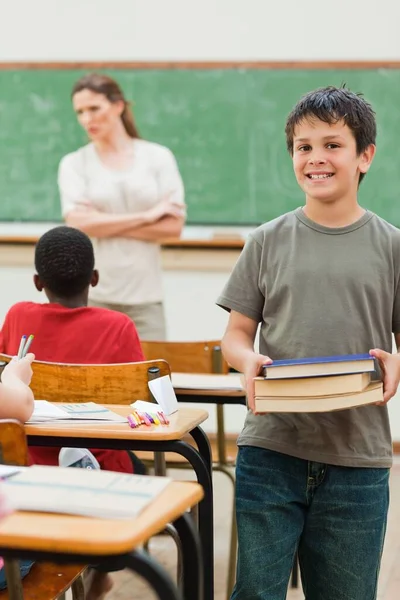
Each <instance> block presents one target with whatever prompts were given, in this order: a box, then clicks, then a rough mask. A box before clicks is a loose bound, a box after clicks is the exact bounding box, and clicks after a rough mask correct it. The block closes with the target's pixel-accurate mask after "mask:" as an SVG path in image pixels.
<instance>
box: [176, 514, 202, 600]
mask: <svg viewBox="0 0 400 600" xmlns="http://www.w3.org/2000/svg"><path fill="white" fill-rule="evenodd" d="M174 527H175V528H176V530H177V532H178V534H179V537H180V540H181V544H182V557H183V597H184V598H185V600H203V598H204V590H203V587H204V586H203V556H202V553H201V549H200V542H199V538H198V532H197V531H196V529H195V526H194V523H193V519H192V518H191V516H190V515H189V514H188V513H186V514H184V515H182V516H181V517H179V519H177V520H176V521H174Z"/></svg>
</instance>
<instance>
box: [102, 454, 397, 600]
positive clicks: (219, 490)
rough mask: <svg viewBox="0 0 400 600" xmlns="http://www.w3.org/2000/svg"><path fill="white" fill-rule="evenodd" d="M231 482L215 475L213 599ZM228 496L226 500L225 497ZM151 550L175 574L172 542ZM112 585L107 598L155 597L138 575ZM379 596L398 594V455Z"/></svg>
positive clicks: (221, 571)
mask: <svg viewBox="0 0 400 600" xmlns="http://www.w3.org/2000/svg"><path fill="white" fill-rule="evenodd" d="M186 474H188V472H187V471H183V470H179V471H178V470H172V471H170V475H171V476H172V477H175V478H176V479H184V478H186ZM231 494H232V486H231V484H230V483H229V481H228V479H227V477H225V476H224V475H222V474H220V473H216V474H215V476H214V496H215V523H216V525H215V533H216V535H215V573H216V576H215V597H214V598H215V600H225V589H226V588H225V584H226V569H227V553H228V540H229V527H230V514H229V512H228V511H227V510H226V506H227V502H228V503H230V499H231V497H232V495H231ZM228 498H229V500H228ZM150 550H151V553H152V555H153V556H154V557H156V558H157V559H158V560H159V562H160V563H161V564H162V565H163V566H164V567H165V568H166V569H167V570H168V571H169V572H170V573H171V575H172V576H174V577H175V570H176V553H175V551H174V544H173V542H172V541H171V540H169V539H168V538H166V537H164V536H162V537H161V536H159V537H158V538H154V539H153V540H152V542H151V545H150ZM113 577H114V579H115V585H114V588H113V590H112V591H111V593H110V594H108V595H107V597H106V598H107V600H128V599H134V600H155V595H154V594H153V593H152V592H151V591H150V590H149V589H148V588H147V586H146V585H145V584H144V583H143V582H142V581H141V580H140V579H139V578H137V577H135V576H133V575H131V574H130V573H129V572H126V571H123V572H120V573H117V574H115V575H114V576H113ZM378 598H379V600H398V599H399V598H400V458H399V459H397V461H396V463H395V465H394V467H393V469H392V475H391V507H390V512H389V523H388V532H387V536H386V543H385V549H384V553H383V559H382V565H381V573H380V581H379V591H378ZM303 599H304V596H303V594H302V592H301V590H299V589H298V590H289V591H288V595H287V600H303Z"/></svg>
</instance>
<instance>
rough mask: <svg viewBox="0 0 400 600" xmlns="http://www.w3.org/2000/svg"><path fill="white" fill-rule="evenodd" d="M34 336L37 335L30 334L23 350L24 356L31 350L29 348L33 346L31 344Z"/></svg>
mask: <svg viewBox="0 0 400 600" xmlns="http://www.w3.org/2000/svg"><path fill="white" fill-rule="evenodd" d="M34 337H35V336H34V335H30V336H29V337H28V341H27V342H26V344H25V348H24V349H23V350H22V357H24V356H26V355H27V353H28V350H29V348H30V346H31V344H32V342H33V338H34Z"/></svg>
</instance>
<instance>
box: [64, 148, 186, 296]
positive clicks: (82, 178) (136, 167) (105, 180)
mask: <svg viewBox="0 0 400 600" xmlns="http://www.w3.org/2000/svg"><path fill="white" fill-rule="evenodd" d="M58 186H59V190H60V197H61V207H62V214H63V216H64V217H66V216H67V215H68V213H69V212H70V211H72V210H74V209H75V208H77V207H79V204H82V201H85V200H87V201H89V202H90V203H91V204H93V206H94V207H95V208H96V209H98V210H101V211H104V212H108V213H116V214H121V213H122V214H123V213H136V212H142V211H145V210H147V209H149V208H151V207H153V206H154V205H155V204H157V203H158V202H160V201H161V200H163V199H165V198H166V197H167V196H170V198H171V199H173V200H175V201H176V202H181V203H183V202H184V189H183V183H182V179H181V176H180V174H179V170H178V166H177V164H176V160H175V158H174V156H173V154H172V152H171V151H170V150H169V149H168V148H165V147H164V146H160V145H159V144H155V143H153V142H148V141H145V140H140V139H135V140H134V157H133V164H132V167H131V168H130V169H129V170H124V171H117V170H112V169H110V168H108V167H107V166H105V165H104V164H103V163H102V162H101V160H100V158H99V156H98V154H97V152H96V150H95V147H94V145H93V144H88V145H87V146H83V147H82V148H80V149H79V150H77V151H76V152H71V153H70V154H67V155H66V156H64V158H63V159H62V160H61V162H60V166H59V171H58ZM93 245H94V249H95V257H96V268H97V269H98V270H99V273H100V281H99V284H98V286H97V287H95V288H93V289H92V290H91V294H90V297H91V298H92V299H93V300H95V301H98V302H110V303H114V304H128V305H134V304H146V303H149V302H160V301H161V300H162V297H163V294H162V280H161V253H160V247H159V244H157V243H155V242H145V241H141V240H135V239H132V238H131V239H128V238H123V237H112V238H95V239H93Z"/></svg>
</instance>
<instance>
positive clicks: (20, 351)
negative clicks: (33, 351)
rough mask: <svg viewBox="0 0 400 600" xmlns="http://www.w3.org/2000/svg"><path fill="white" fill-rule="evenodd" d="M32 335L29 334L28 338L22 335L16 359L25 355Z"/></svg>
mask: <svg viewBox="0 0 400 600" xmlns="http://www.w3.org/2000/svg"><path fill="white" fill-rule="evenodd" d="M34 337H35V336H33V335H30V336H29V337H28V339H26V335H23V336H22V338H21V341H20V343H19V349H18V354H17V358H18V360H20V359H21V358H24V357H25V356H26V355H27V353H28V350H29V348H30V347H31V344H32V341H33V338H34Z"/></svg>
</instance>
